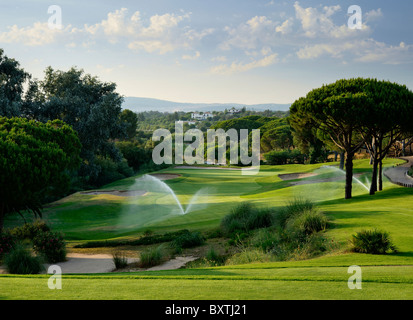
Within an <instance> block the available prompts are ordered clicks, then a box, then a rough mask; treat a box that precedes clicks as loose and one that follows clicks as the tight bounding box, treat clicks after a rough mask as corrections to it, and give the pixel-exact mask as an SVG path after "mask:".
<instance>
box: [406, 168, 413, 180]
mask: <svg viewBox="0 0 413 320" xmlns="http://www.w3.org/2000/svg"><path fill="white" fill-rule="evenodd" d="M407 174H408V175H409V176H411V177H413V166H411V167H410V169H409V171H407Z"/></svg>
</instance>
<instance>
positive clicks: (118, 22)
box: [84, 8, 213, 54]
mask: <svg viewBox="0 0 413 320" xmlns="http://www.w3.org/2000/svg"><path fill="white" fill-rule="evenodd" d="M189 17H190V14H189V13H181V14H178V15H177V14H173V13H165V14H163V15H153V16H151V17H150V18H149V20H148V21H143V20H142V17H141V14H140V12H139V11H136V12H134V13H133V14H132V15H131V16H130V17H128V9H126V8H122V9H120V10H116V11H115V12H110V13H108V16H107V19H105V20H102V21H101V22H100V23H97V24H95V25H92V26H88V25H85V27H84V30H85V31H86V32H87V33H90V34H91V35H93V36H99V35H101V37H106V38H107V40H108V41H109V42H111V43H116V42H119V41H121V40H125V41H127V42H128V45H127V46H128V48H129V49H132V50H135V51H140V50H144V51H146V52H149V53H155V52H156V53H159V54H165V53H167V52H171V51H174V50H176V49H180V48H187V49H188V48H191V47H192V46H193V44H195V43H196V42H197V41H199V40H201V39H202V38H203V37H205V36H207V35H209V34H211V33H212V32H213V29H212V28H209V29H206V30H202V31H196V30H193V29H191V28H190V27H188V26H185V25H183V26H181V24H182V23H183V22H184V21H185V20H188V19H189Z"/></svg>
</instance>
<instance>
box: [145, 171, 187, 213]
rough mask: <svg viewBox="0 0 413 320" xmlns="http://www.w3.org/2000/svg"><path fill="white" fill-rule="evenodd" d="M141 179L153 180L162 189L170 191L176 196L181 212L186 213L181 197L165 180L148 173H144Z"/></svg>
mask: <svg viewBox="0 0 413 320" xmlns="http://www.w3.org/2000/svg"><path fill="white" fill-rule="evenodd" d="M141 179H143V180H149V181H152V182H154V183H155V185H158V186H159V187H160V188H161V189H163V190H165V191H166V192H168V193H169V194H170V195H171V196H172V197H173V198H174V200H175V202H176V204H177V205H178V207H179V210H180V213H181V214H185V211H184V208H183V207H182V205H181V202H179V199H178V197H177V196H176V194H175V192H174V191H173V190H172V189H171V187H169V186H168V185H167V184H166V183H165V182H163V181H162V180H160V179H158V178H156V177H154V176H151V175H148V174H146V175H144V176H143V177H142V178H141Z"/></svg>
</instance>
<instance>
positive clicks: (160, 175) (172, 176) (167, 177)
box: [150, 173, 181, 180]
mask: <svg viewBox="0 0 413 320" xmlns="http://www.w3.org/2000/svg"><path fill="white" fill-rule="evenodd" d="M150 175H151V176H152V177H156V178H158V179H159V180H171V179H175V178H178V177H180V176H181V175H180V174H176V173H151V174H150Z"/></svg>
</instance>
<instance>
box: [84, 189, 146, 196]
mask: <svg viewBox="0 0 413 320" xmlns="http://www.w3.org/2000/svg"><path fill="white" fill-rule="evenodd" d="M80 194H86V195H99V194H109V195H112V196H118V197H136V196H143V195H145V194H146V191H144V190H92V191H83V192H80Z"/></svg>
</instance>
